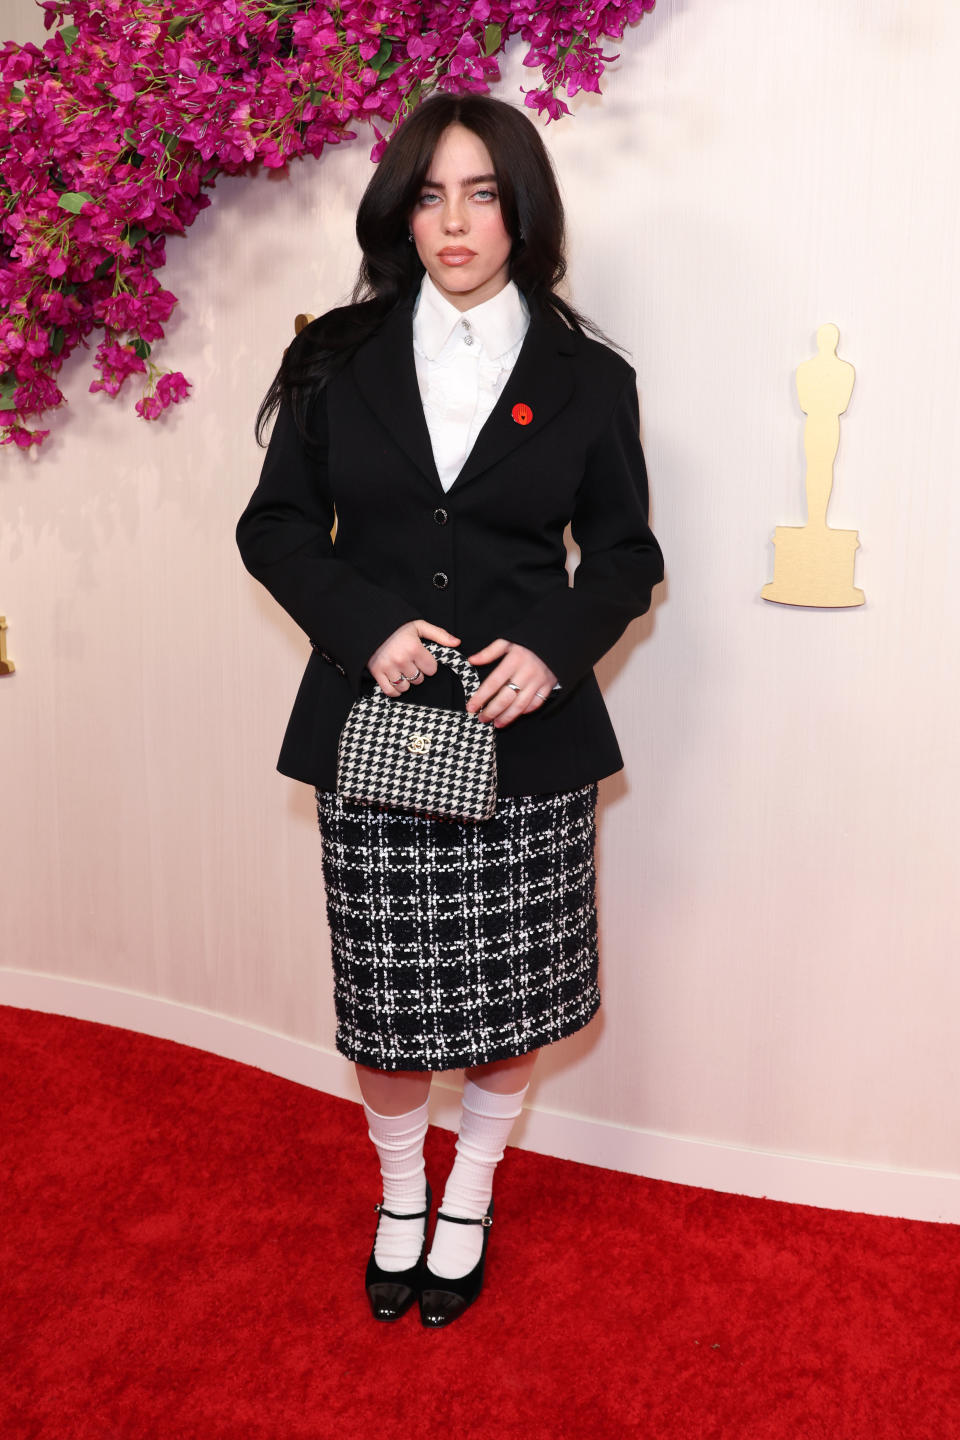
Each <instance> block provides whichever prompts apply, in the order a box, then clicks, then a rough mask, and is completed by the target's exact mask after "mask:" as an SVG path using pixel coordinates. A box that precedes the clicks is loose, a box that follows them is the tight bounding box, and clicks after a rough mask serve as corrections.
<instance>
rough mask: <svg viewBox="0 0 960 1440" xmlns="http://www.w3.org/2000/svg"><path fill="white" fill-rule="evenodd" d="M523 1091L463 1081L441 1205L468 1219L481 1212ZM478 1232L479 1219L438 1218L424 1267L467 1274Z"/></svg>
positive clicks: (477, 1255)
mask: <svg viewBox="0 0 960 1440" xmlns="http://www.w3.org/2000/svg"><path fill="white" fill-rule="evenodd" d="M526 1093H527V1087H526V1085H524V1087H523V1089H522V1090H517V1091H516V1092H515V1093H514V1094H513V1095H501V1094H499V1093H498V1092H496V1091H494V1090H482V1089H481V1088H480V1086H479V1085H475V1084H474V1082H473V1081H472V1080H467V1081H466V1082H465V1084H464V1087H463V1108H462V1110H461V1112H460V1131H459V1134H458V1136H457V1157H456V1160H455V1161H454V1163H453V1169H452V1170H451V1171H450V1174H449V1175H448V1177H447V1184H446V1189H445V1190H444V1192H443V1203H442V1205H441V1206H440V1209H441V1210H443V1211H445V1212H446V1213H447V1214H449V1215H462V1216H464V1217H467V1218H470V1219H474V1220H478V1219H479V1218H480V1217H481V1216H482V1215H485V1214H486V1213H487V1206H488V1205H489V1204H490V1197H491V1196H492V1195H493V1172H494V1170H495V1169H496V1168H497V1163H498V1161H500V1160H502V1159H503V1147H504V1146H505V1145H506V1143H507V1136H508V1135H509V1134H510V1131H511V1129H512V1128H513V1123H514V1121H515V1120H516V1118H517V1116H518V1115H519V1114H520V1112H521V1110H522V1109H523V1097H524V1095H526ZM483 1233H484V1232H483V1226H482V1225H445V1224H444V1222H443V1221H442V1220H438V1221H437V1228H436V1231H435V1233H434V1237H433V1245H432V1247H431V1249H430V1254H429V1255H428V1256H427V1268H428V1269H429V1270H431V1271H432V1272H433V1274H434V1275H442V1276H444V1277H445V1278H446V1279H448V1280H449V1279H454V1278H456V1277H458V1276H461V1275H467V1274H469V1272H470V1271H471V1270H472V1269H473V1267H474V1265H476V1263H477V1261H478V1260H479V1259H480V1252H481V1250H482V1248H483Z"/></svg>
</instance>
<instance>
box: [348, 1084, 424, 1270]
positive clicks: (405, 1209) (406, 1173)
mask: <svg viewBox="0 0 960 1440" xmlns="http://www.w3.org/2000/svg"><path fill="white" fill-rule="evenodd" d="M427 1108H428V1102H427V1101H426V1100H425V1101H424V1102H423V1104H422V1105H418V1106H417V1108H416V1110H408V1111H407V1113H406V1114H405V1115H378V1114H377V1112H376V1110H371V1109H370V1106H369V1105H368V1104H367V1103H366V1101H364V1104H363V1110H364V1114H365V1115H366V1117H367V1124H368V1125H369V1127H370V1131H369V1133H370V1139H371V1140H372V1141H373V1143H374V1145H375V1146H376V1150H377V1154H378V1155H379V1157H380V1173H381V1175H382V1176H383V1204H384V1208H385V1209H387V1210H394V1211H396V1213H397V1214H398V1215H416V1214H417V1212H418V1211H420V1210H425V1209H426V1204H427V1181H426V1176H425V1174H424V1166H423V1140H424V1136H425V1135H426V1133H427ZM426 1225H427V1222H426V1220H392V1219H391V1218H390V1216H389V1215H381V1216H380V1224H379V1227H378V1229H377V1240H376V1246H375V1249H374V1254H375V1258H376V1261H377V1264H378V1265H379V1266H380V1268H381V1270H408V1269H409V1268H410V1266H411V1265H415V1264H416V1263H417V1260H418V1258H419V1255H420V1250H421V1248H422V1246H423V1236H424V1233H425V1230H426Z"/></svg>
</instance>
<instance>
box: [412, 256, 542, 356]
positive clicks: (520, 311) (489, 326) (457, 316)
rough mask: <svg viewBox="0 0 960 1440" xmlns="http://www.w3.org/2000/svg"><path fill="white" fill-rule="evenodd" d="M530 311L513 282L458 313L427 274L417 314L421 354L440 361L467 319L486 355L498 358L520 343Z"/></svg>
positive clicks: (415, 324) (415, 328) (415, 335)
mask: <svg viewBox="0 0 960 1440" xmlns="http://www.w3.org/2000/svg"><path fill="white" fill-rule="evenodd" d="M529 315H530V312H529V310H528V308H527V304H526V301H525V300H524V298H523V296H522V295H521V294H520V291H519V290H518V289H517V287H516V285H515V284H514V282H513V281H512V280H508V282H507V284H506V285H504V287H503V289H502V290H499V291H498V292H497V294H496V295H494V296H493V297H492V298H491V299H490V300H484V301H483V302H482V304H480V305H474V306H473V307H472V308H471V309H470V310H465V311H464V310H458V309H457V307H456V306H455V305H452V304H451V303H450V301H449V300H448V299H447V298H446V296H445V295H443V294H441V292H440V291H439V290H438V289H437V287H436V285H434V283H433V281H432V280H431V279H430V276H429V275H424V277H423V283H422V285H421V286H420V293H419V295H418V296H417V300H416V304H415V306H414V312H413V340H414V344H415V345H416V347H417V349H418V350H419V351H420V352H421V354H423V355H425V356H426V357H427V359H428V360H436V359H437V357H438V356H439V354H440V352H441V350H442V349H443V347H444V346H445V345H446V343H447V341H448V340H449V339H450V336H451V335H452V334H453V332H454V330H455V329H456V327H457V326H458V325H459V324H460V322H461V321H462V320H463V319H465V318H466V319H467V320H469V322H470V329H471V331H472V332H473V334H474V335H476V336H477V337H478V339H479V341H480V344H481V346H482V348H483V352H484V354H485V355H487V356H489V357H490V358H491V359H494V360H495V359H498V358H499V356H501V355H504V354H505V353H506V352H507V351H508V350H512V349H514V348H515V347H516V346H517V345H519V344H520V342H521V340H522V339H523V337H524V335H525V334H526V331H527V324H528V322H529Z"/></svg>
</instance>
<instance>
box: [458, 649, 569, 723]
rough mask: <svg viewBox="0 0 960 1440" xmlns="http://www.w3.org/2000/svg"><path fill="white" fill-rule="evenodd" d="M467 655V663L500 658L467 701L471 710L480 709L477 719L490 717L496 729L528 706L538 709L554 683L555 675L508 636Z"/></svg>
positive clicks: (524, 710)
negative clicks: (507, 638) (498, 662)
mask: <svg viewBox="0 0 960 1440" xmlns="http://www.w3.org/2000/svg"><path fill="white" fill-rule="evenodd" d="M501 657H502V659H501ZM467 659H468V660H469V661H470V664H471V665H489V664H490V662H491V660H500V664H499V665H498V666H497V668H496V670H492V671H491V672H490V674H489V675H488V676H487V678H486V680H484V682H483V684H482V685H481V686H480V688H479V690H478V691H477V693H476V694H475V695H471V697H470V699H469V700H468V702H467V710H468V711H469V712H470V713H471V714H475V713H476V711H477V710H481V709H482V710H483V714H482V715H481V717H480V718H481V720H492V721H493V723H494V725H495V727H496V728H497V729H498V730H502V729H503V727H504V725H510V724H512V723H513V721H514V720H516V719H517V718H518V717H519V716H521V715H526V714H527V713H528V712H529V711H531V710H539V709H540V706H541V705H542V704H543V702H544V701H545V700H547V699H549V697H550V691H551V690H552V689H553V687H554V685H556V683H557V677H556V675H554V673H553V671H552V670H550V669H548V668H547V666H546V665H545V664H544V663H543V661H542V660H541V659H540V657H539V656H538V655H534V653H533V651H532V650H527V649H526V648H525V647H524V646H523V645H515V644H514V643H513V641H512V640H493V641H492V642H491V643H490V644H489V645H486V646H484V648H483V649H482V650H478V651H477V653H476V654H475V655H468V656H467ZM509 681H512V682H513V686H515V687H517V688H515V689H514V688H513V686H511V685H510V684H509V683H508V682H509Z"/></svg>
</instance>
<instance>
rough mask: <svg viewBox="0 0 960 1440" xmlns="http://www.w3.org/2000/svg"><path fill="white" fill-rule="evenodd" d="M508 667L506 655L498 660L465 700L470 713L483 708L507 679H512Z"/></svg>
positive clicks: (515, 682)
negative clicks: (473, 692)
mask: <svg viewBox="0 0 960 1440" xmlns="http://www.w3.org/2000/svg"><path fill="white" fill-rule="evenodd" d="M488 648H489V647H488ZM510 668H511V667H510V657H509V656H506V657H505V658H504V659H503V660H501V661H500V664H499V665H498V666H497V668H496V669H495V670H492V671H491V672H490V674H489V675H488V676H487V678H486V680H484V681H483V683H482V684H481V686H480V688H479V689H478V690H477V691H476V693H475V694H473V695H471V696H470V699H469V700H468V701H467V710H468V712H469V713H470V714H476V712H477V711H478V710H480V709H483V708H485V707H486V706H487V704H488V703H491V702H492V701H493V699H494V697H495V696H496V695H497V694H498V692H499V691H500V690H502V689H503V687H504V685H506V683H507V681H508V680H513V676H512V675H511V673H510ZM519 683H520V682H519V681H518V680H514V684H515V685H516V684H519ZM493 713H494V714H497V713H498V711H497V710H494V712H493Z"/></svg>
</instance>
